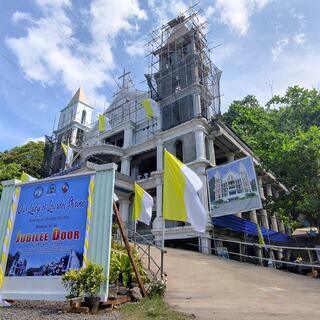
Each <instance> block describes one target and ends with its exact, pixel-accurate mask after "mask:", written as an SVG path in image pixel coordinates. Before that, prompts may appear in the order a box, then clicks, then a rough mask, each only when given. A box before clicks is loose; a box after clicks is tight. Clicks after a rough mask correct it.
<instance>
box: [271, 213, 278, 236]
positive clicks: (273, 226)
mask: <svg viewBox="0 0 320 320" xmlns="http://www.w3.org/2000/svg"><path fill="white" fill-rule="evenodd" d="M271 229H272V230H273V231H276V232H278V231H279V230H278V224H277V217H276V215H275V214H273V215H272V216H271Z"/></svg>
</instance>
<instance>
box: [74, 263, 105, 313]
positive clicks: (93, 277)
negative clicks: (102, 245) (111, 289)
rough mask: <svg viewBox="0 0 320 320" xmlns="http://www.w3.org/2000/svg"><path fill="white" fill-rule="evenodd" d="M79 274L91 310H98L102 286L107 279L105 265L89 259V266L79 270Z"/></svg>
mask: <svg viewBox="0 0 320 320" xmlns="http://www.w3.org/2000/svg"><path fill="white" fill-rule="evenodd" d="M79 276H80V282H81V287H82V289H83V291H84V293H85V294H86V296H87V299H86V300H87V303H88V306H89V309H90V312H97V311H98V308H99V303H100V296H99V290H100V286H101V285H102V283H103V282H104V281H106V280H107V278H106V276H105V275H104V273H103V267H102V266H100V265H99V264H96V263H93V262H90V261H89V262H88V264H87V266H86V267H85V268H83V269H81V270H80V271H79Z"/></svg>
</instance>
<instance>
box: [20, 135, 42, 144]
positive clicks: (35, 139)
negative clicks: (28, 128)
mask: <svg viewBox="0 0 320 320" xmlns="http://www.w3.org/2000/svg"><path fill="white" fill-rule="evenodd" d="M28 142H45V138H44V136H42V137H38V138H28V139H26V140H25V141H24V142H23V143H22V144H27V143H28Z"/></svg>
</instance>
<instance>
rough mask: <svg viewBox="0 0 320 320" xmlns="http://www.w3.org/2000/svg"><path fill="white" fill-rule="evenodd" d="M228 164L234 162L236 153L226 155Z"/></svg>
mask: <svg viewBox="0 0 320 320" xmlns="http://www.w3.org/2000/svg"><path fill="white" fill-rule="evenodd" d="M226 157H227V160H228V162H231V161H234V157H235V153H234V152H229V153H227V154H226Z"/></svg>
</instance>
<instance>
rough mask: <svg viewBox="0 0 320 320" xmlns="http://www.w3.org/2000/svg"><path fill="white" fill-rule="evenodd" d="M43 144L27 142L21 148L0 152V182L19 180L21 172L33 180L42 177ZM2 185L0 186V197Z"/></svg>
mask: <svg viewBox="0 0 320 320" xmlns="http://www.w3.org/2000/svg"><path fill="white" fill-rule="evenodd" d="M43 157H44V143H43V142H33V141H31V142H29V143H27V144H25V145H23V146H20V147H15V148H13V149H11V150H8V151H4V152H0V182H1V181H4V180H10V179H14V178H16V179H19V178H20V176H21V173H22V171H25V172H27V173H28V174H30V175H31V176H33V177H35V178H42V177H43V176H44V170H43ZM1 192H2V185H1V186H0V195H1Z"/></svg>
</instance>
